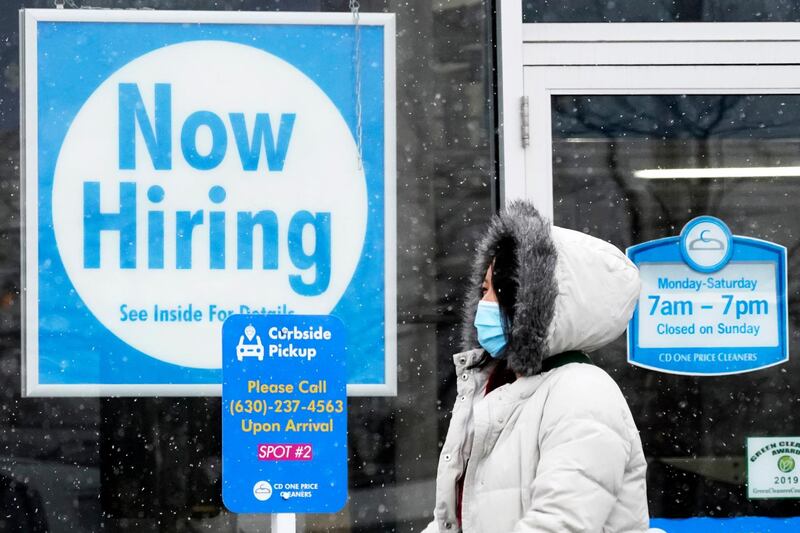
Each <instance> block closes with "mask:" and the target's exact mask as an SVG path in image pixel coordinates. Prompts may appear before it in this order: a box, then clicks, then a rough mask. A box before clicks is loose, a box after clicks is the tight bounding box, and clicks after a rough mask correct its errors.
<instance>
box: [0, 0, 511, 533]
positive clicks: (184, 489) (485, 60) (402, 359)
mask: <svg viewBox="0 0 800 533" xmlns="http://www.w3.org/2000/svg"><path fill="white" fill-rule="evenodd" d="M66 4H67V6H68V7H69V6H71V5H73V4H75V5H77V6H85V4H87V3H86V2H81V1H79V0H75V2H69V1H67V2H66ZM452 4H453V5H451V4H450V3H447V2H439V1H430V2H421V3H413V4H409V3H402V2H382V1H380V2H371V1H362V2H361V9H362V11H364V12H395V13H396V14H397V110H396V112H397V163H398V179H397V198H398V209H397V213H398V220H397V227H398V245H397V246H398V248H397V258H398V265H397V272H398V285H397V287H398V347H397V354H398V370H397V375H398V395H397V396H396V397H390V398H382V397H375V398H368V397H367V398H351V399H350V400H349V413H350V417H349V480H350V487H349V488H350V490H349V496H350V498H349V501H348V504H347V505H346V507H345V508H344V510H342V511H341V512H340V513H338V514H335V515H308V516H304V517H302V516H301V517H299V528H298V529H299V530H302V531H354V532H355V531H412V530H418V529H419V528H420V527H421V526H423V525H424V524H426V523H427V522H428V521H429V520H430V518H431V516H430V515H431V511H432V508H433V503H434V476H435V471H436V462H437V458H438V450H439V447H440V445H441V442H442V441H443V439H444V432H445V431H446V427H447V417H448V414H449V410H450V405H451V404H452V401H453V398H454V396H455V384H454V379H453V370H452V368H451V359H450V354H451V353H452V352H453V351H454V350H456V348H457V346H458V334H457V331H456V330H457V327H456V323H457V317H458V308H459V304H460V300H461V295H462V289H463V285H464V281H465V278H466V276H467V274H468V264H469V261H468V259H467V258H469V257H470V256H471V253H472V245H473V241H474V238H475V237H476V234H477V232H478V231H479V230H480V229H481V228H483V227H484V225H485V223H486V222H487V220H488V218H489V216H490V215H491V213H492V212H493V211H494V198H495V194H494V191H495V190H496V182H495V178H494V163H493V150H494V146H493V143H494V131H495V125H494V123H493V122H494V119H493V116H494V115H493V107H492V67H491V29H490V28H491V16H492V14H491V6H490V3H488V2H480V1H476V2H456V3H452ZM52 5H53V2H50V1H48V2H44V1H38V2H23V3H17V4H15V6H16V7H26V8H33V7H36V8H42V7H51V6H52ZM91 5H92V6H93V7H101V8H137V9H138V8H147V9H196V10H245V11H247V10H254V11H258V10H262V11H263V10H285V9H291V10H306V11H347V9H348V2H347V1H319V0H316V1H311V0H309V1H302V2H281V1H280V0H275V1H267V2H264V1H256V0H241V1H211V0H208V1H196V2H185V1H173V0H149V1H148V0H145V1H140V0H137V1H120V0H114V1H96V2H92V3H91ZM8 7H9V6H7V9H5V10H3V11H2V12H1V13H0V27H1V28H2V31H3V35H4V36H5V41H4V46H3V47H0V72H2V76H3V77H2V81H0V147H2V150H3V157H2V158H0V188H2V189H3V190H4V191H5V194H4V195H3V199H4V200H3V202H2V203H1V204H0V205H1V206H2V211H1V212H0V220H2V222H3V224H2V226H1V227H2V230H0V243H2V246H0V257H1V258H2V263H0V275H1V276H2V277H0V279H1V280H2V284H3V287H2V295H0V324H1V325H2V336H0V342H1V343H2V346H1V347H0V348H1V349H0V385H1V387H0V390H2V394H1V395H0V508H2V509H3V513H2V514H0V530H3V531H5V530H10V531H15V530H19V531H31V532H36V531H50V532H61V531H63V532H70V533H78V532H89V531H100V530H108V531H135V532H141V531H200V530H205V531H231V532H233V531H266V530H267V529H268V520H267V518H266V517H264V516H245V515H239V516H236V515H231V514H229V513H228V512H227V511H226V510H225V509H224V508H223V506H222V502H221V499H220V492H221V490H220V448H221V443H220V400H219V399H218V398H92V397H85V398H22V397H21V388H20V383H21V376H20V374H21V353H20V345H21V341H20V335H21V332H20V329H21V320H20V313H21V309H20V299H21V287H20V209H21V206H20V168H19V160H20V159H19V148H20V146H19V81H20V80H19V64H18V57H19V49H18V38H19V36H18V14H17V12H16V10H14V9H10V8H8ZM320 53H323V51H320ZM65 349H67V348H66V347H65Z"/></svg>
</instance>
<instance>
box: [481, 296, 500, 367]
mask: <svg viewBox="0 0 800 533" xmlns="http://www.w3.org/2000/svg"><path fill="white" fill-rule="evenodd" d="M475 329H477V330H478V342H479V343H480V345H481V346H483V349H484V350H486V351H487V352H489V355H491V356H492V357H495V358H500V357H503V354H502V351H503V348H505V347H506V344H507V342H508V340H507V339H506V334H505V333H504V332H503V322H502V318H501V317H500V306H499V305H497V302H486V301H483V300H481V301H480V302H478V311H477V312H476V313H475Z"/></svg>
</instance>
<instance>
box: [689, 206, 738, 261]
mask: <svg viewBox="0 0 800 533" xmlns="http://www.w3.org/2000/svg"><path fill="white" fill-rule="evenodd" d="M680 246H681V254H682V255H683V258H684V260H685V261H686V263H687V264H688V265H689V266H690V267H691V268H692V269H694V270H697V271H699V272H714V271H716V270H719V269H721V268H722V267H724V266H725V264H727V262H728V261H729V260H730V258H731V255H732V254H733V236H732V235H731V232H730V230H729V229H728V226H726V225H725V223H724V222H722V221H721V220H719V219H718V218H714V217H710V216H702V217H697V218H695V219H693V220H691V221H689V223H688V224H686V226H684V228H683V230H682V231H681V237H680Z"/></svg>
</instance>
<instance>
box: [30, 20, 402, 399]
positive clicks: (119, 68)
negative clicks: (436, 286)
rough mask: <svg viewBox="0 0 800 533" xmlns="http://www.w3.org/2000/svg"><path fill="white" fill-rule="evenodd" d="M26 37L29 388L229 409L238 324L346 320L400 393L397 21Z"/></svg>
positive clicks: (356, 362) (159, 23) (373, 386)
mask: <svg viewBox="0 0 800 533" xmlns="http://www.w3.org/2000/svg"><path fill="white" fill-rule="evenodd" d="M21 24H22V39H23V60H24V65H23V71H24V91H23V92H24V112H23V117H24V118H23V130H24V131H23V146H24V151H23V163H24V165H23V167H24V168H23V176H24V182H23V186H24V206H25V207H24V209H25V212H24V219H25V224H24V274H23V275H24V280H23V285H24V287H25V291H26V293H25V294H26V297H25V300H24V305H25V309H24V317H25V318H24V323H25V329H24V341H23V343H24V354H25V374H24V382H25V383H24V386H25V391H26V394H28V395H40V396H42V395H114V394H122V395H187V394H188V395H212V394H219V393H220V383H221V378H222V370H221V357H220V350H219V347H220V341H221V331H222V324H223V322H224V321H225V320H226V318H228V317H229V316H231V315H234V314H262V315H273V314H281V315H292V314H299V315H332V316H335V317H338V318H339V319H341V320H342V322H343V323H344V324H345V329H346V332H345V333H346V336H347V338H348V339H350V341H349V344H348V346H347V351H346V353H347V357H348V358H349V361H347V363H348V365H347V367H348V368H349V369H350V371H349V374H348V376H347V378H348V391H349V392H350V393H352V394H362V395H368V394H369V395H372V394H375V395H385V394H393V393H394V391H395V387H396V378H395V372H396V371H395V359H396V357H395V349H396V348H395V345H396V334H395V327H396V312H395V306H396V302H395V293H396V289H395V284H396V280H395V241H396V239H395V161H394V153H395V137H394V128H395V126H394V107H395V96H394V17H393V15H385V14H363V15H361V18H360V21H359V26H358V27H357V28H356V27H355V26H354V25H353V18H352V16H351V15H350V14H349V13H347V14H345V13H338V14H320V13H304V14H299V13H243V12H240V13H233V12H225V13H218V12H170V11H165V12H158V11H149V12H140V11H129V10H125V11H114V10H103V11H91V10H23V12H22V16H21ZM356 36H358V43H357V39H356ZM356 51H358V55H356ZM357 84H358V86H357ZM357 95H359V96H360V97H357ZM359 117H361V120H359ZM360 139H361V140H363V142H361V143H360V145H359V140H360Z"/></svg>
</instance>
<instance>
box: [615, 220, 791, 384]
mask: <svg viewBox="0 0 800 533" xmlns="http://www.w3.org/2000/svg"><path fill="white" fill-rule="evenodd" d="M627 253H628V257H630V259H631V260H632V261H633V262H634V263H635V264H636V266H638V267H639V272H640V275H641V280H642V292H641V294H640V296H639V303H638V306H637V307H636V311H635V312H634V314H633V318H632V320H631V323H630V326H629V328H628V361H629V362H630V363H632V364H634V365H638V366H642V367H645V368H651V369H654V370H660V371H662V372H667V373H671V374H686V375H722V374H737V373H742V372H750V371H753V370H758V369H761V368H765V367H768V366H772V365H776V364H779V363H782V362H784V361H787V360H788V358H789V342H788V330H787V323H788V314H787V313H788V310H787V298H786V287H787V283H786V281H787V280H786V248H785V247H783V246H781V245H779V244H774V243H771V242H767V241H763V240H760V239H754V238H751V237H743V236H739V235H733V234H732V233H731V231H730V230H729V229H728V226H727V225H726V224H725V223H724V222H723V221H722V220H720V219H718V218H714V217H710V216H701V217H698V218H695V219H693V220H691V221H690V222H689V223H687V224H686V226H685V227H684V228H683V231H681V234H680V236H679V237H667V238H665V239H658V240H655V241H650V242H645V243H642V244H638V245H636V246H632V247H631V248H628V250H627Z"/></svg>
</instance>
